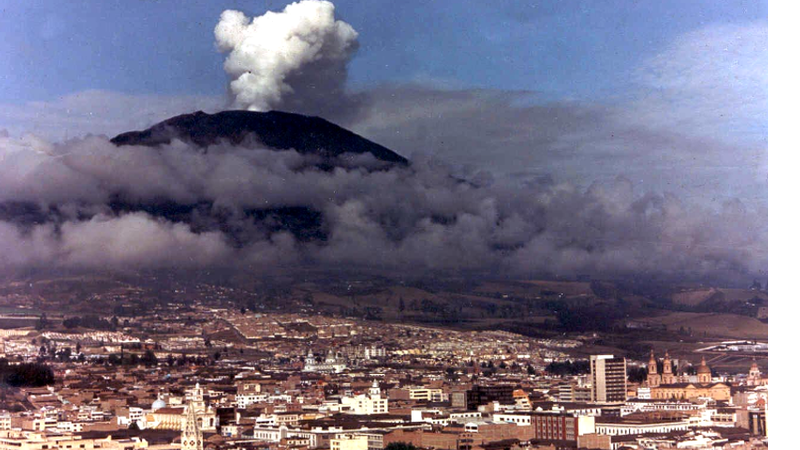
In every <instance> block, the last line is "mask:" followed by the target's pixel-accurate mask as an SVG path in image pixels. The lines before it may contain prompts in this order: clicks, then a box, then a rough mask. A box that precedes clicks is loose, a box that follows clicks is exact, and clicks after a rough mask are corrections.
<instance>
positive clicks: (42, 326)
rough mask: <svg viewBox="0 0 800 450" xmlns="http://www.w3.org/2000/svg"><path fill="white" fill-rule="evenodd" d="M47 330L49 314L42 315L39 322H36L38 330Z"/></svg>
mask: <svg viewBox="0 0 800 450" xmlns="http://www.w3.org/2000/svg"><path fill="white" fill-rule="evenodd" d="M45 328H47V314H45V313H42V315H41V316H39V321H38V322H36V330H37V331H41V330H44V329H45Z"/></svg>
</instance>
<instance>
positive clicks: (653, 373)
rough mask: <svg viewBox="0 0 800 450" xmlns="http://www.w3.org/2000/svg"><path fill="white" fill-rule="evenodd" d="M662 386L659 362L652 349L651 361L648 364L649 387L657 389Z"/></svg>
mask: <svg viewBox="0 0 800 450" xmlns="http://www.w3.org/2000/svg"><path fill="white" fill-rule="evenodd" d="M659 384H661V376H660V375H659V374H658V362H657V361H656V355H655V353H653V349H650V361H649V362H648V363H647V386H649V387H656V386H658V385H659Z"/></svg>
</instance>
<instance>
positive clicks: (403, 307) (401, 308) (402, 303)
mask: <svg viewBox="0 0 800 450" xmlns="http://www.w3.org/2000/svg"><path fill="white" fill-rule="evenodd" d="M405 310H406V302H405V300H403V297H400V304H398V305H397V311H399V312H401V313H402V312H403V311H405Z"/></svg>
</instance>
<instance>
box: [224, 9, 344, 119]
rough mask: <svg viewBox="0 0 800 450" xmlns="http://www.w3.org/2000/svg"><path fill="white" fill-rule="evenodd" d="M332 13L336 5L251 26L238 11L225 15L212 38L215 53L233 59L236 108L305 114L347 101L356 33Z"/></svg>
mask: <svg viewBox="0 0 800 450" xmlns="http://www.w3.org/2000/svg"><path fill="white" fill-rule="evenodd" d="M333 13H334V5H333V3H330V2H327V1H316V0H303V1H300V2H297V3H292V4H290V5H288V6H286V8H284V10H283V12H271V11H268V12H267V13H266V14H264V15H263V16H258V17H255V18H254V19H252V21H251V20H250V19H249V18H248V17H247V16H245V15H244V14H243V13H242V12H240V11H234V10H227V11H225V12H223V13H222V15H221V16H220V20H219V23H218V24H217V26H216V28H215V29H214V35H215V37H216V41H217V48H218V49H219V50H220V51H221V52H228V53H229V55H228V57H227V59H226V60H225V71H226V72H227V73H228V75H229V76H230V78H231V83H230V92H231V95H232V97H233V99H232V100H233V107H235V108H237V109H247V110H250V111H267V110H270V109H277V108H281V109H285V110H295V111H298V112H303V111H304V110H305V111H308V110H311V109H314V108H322V109H324V108H325V105H326V104H330V103H331V102H335V100H336V98H338V97H341V96H343V94H344V83H345V81H346V80H347V63H348V62H349V61H350V58H351V57H352V56H353V54H354V52H355V51H356V49H357V48H358V41H357V38H358V33H356V31H355V30H354V29H353V27H351V26H350V25H348V24H347V23H345V22H342V21H341V20H336V19H335V18H334V14H333ZM320 104H321V106H320Z"/></svg>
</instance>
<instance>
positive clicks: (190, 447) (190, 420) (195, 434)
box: [181, 402, 203, 450]
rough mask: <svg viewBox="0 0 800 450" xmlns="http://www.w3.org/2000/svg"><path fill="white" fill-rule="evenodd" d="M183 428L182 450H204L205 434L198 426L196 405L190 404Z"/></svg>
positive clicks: (187, 407)
mask: <svg viewBox="0 0 800 450" xmlns="http://www.w3.org/2000/svg"><path fill="white" fill-rule="evenodd" d="M184 416H185V417H184V420H183V427H182V428H181V450H203V432H202V431H200V426H198V425H197V412H196V411H195V410H194V403H193V402H189V405H188V406H186V413H185V414H184Z"/></svg>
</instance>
